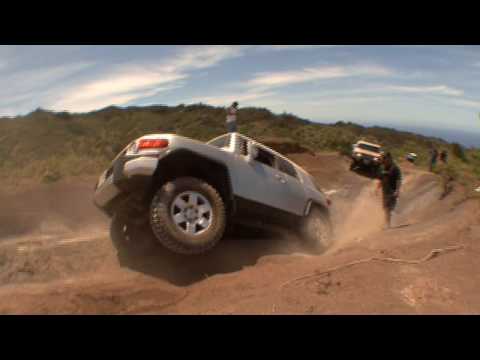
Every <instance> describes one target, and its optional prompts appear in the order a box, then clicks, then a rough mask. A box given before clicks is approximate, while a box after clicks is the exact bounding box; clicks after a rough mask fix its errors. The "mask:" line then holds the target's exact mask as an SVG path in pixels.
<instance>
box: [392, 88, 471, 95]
mask: <svg viewBox="0 0 480 360" xmlns="http://www.w3.org/2000/svg"><path fill="white" fill-rule="evenodd" d="M388 88H389V89H390V90H394V91H399V92H405V93H417V94H433V95H448V96H462V95H463V93H464V92H463V90H460V89H455V88H452V87H449V86H447V85H433V86H389V87H388Z"/></svg>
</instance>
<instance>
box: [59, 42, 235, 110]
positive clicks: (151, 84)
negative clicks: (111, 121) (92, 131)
mask: <svg viewBox="0 0 480 360" xmlns="http://www.w3.org/2000/svg"><path fill="white" fill-rule="evenodd" d="M243 51H244V48H243V47H241V46H192V47H187V48H184V49H182V50H180V51H179V52H178V53H177V54H176V55H175V56H174V57H172V58H170V59H168V60H167V61H164V62H160V63H158V64H144V65H143V66H141V67H140V66H121V67H119V68H116V69H113V70H112V71H110V72H109V73H107V74H105V75H103V76H101V77H100V78H98V79H94V80H90V81H87V82H85V83H83V84H81V85H79V86H76V87H72V88H71V89H70V90H69V91H67V92H66V93H65V94H64V95H63V96H61V97H60V98H59V99H58V100H56V101H55V102H54V103H52V104H51V107H53V108H54V109H62V110H64V109H67V110H71V111H77V112H83V111H90V110H94V109H98V108H99V107H105V106H109V105H122V104H126V103H128V102H131V101H134V100H136V99H140V98H143V97H147V96H152V95H154V94H156V93H158V92H161V91H167V90H171V89H172V88H176V87H178V86H180V84H181V82H182V81H183V80H185V79H187V78H188V77H189V73H190V72H191V71H194V70H198V69H205V68H209V67H212V66H215V65H217V64H218V63H220V62H222V61H225V60H227V59H231V58H234V57H237V56H240V55H242V54H243Z"/></svg>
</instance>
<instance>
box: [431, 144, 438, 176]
mask: <svg viewBox="0 0 480 360" xmlns="http://www.w3.org/2000/svg"><path fill="white" fill-rule="evenodd" d="M437 160H438V151H437V149H435V148H433V149H432V150H431V151H430V171H433V170H434V169H435V165H437Z"/></svg>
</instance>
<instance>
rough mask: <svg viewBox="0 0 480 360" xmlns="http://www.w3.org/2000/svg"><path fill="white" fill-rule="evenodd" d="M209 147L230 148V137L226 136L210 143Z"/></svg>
mask: <svg viewBox="0 0 480 360" xmlns="http://www.w3.org/2000/svg"><path fill="white" fill-rule="evenodd" d="M208 145H211V146H215V147H217V148H220V149H221V148H224V147H229V146H230V135H224V136H221V137H219V138H218V139H215V140H213V141H211V142H209V143H208Z"/></svg>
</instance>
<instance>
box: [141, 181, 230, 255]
mask: <svg viewBox="0 0 480 360" xmlns="http://www.w3.org/2000/svg"><path fill="white" fill-rule="evenodd" d="M185 191H195V192H197V193H199V194H201V195H202V196H204V197H205V198H206V199H207V200H208V201H209V202H210V205H211V208H212V213H213V220H212V223H211V225H210V226H209V227H208V228H207V229H206V230H205V232H203V233H201V234H198V235H189V234H186V233H184V232H182V231H181V230H179V229H178V227H177V226H176V224H175V223H174V221H173V219H172V216H171V212H170V209H171V205H172V202H173V201H174V199H175V198H176V196H177V195H179V194H181V193H183V192H185ZM226 223H227V216H226V210H225V204H224V201H223V199H222V197H221V196H220V194H219V193H218V191H217V190H216V189H215V188H214V187H212V186H211V185H210V184H208V183H206V182H205V181H203V180H200V179H197V178H193V177H183V178H178V179H175V180H173V181H171V182H167V183H166V184H164V185H163V186H162V187H161V188H160V189H159V190H158V191H157V192H156V194H155V195H154V197H153V199H152V202H151V206H150V225H151V228H152V231H153V233H154V235H155V237H156V238H157V240H158V241H159V242H160V243H161V244H162V245H163V246H164V247H166V248H167V249H169V250H170V251H173V252H175V253H178V254H182V255H198V254H202V253H205V252H207V251H209V250H211V249H212V248H213V247H215V245H217V243H218V242H219V241H220V240H221V239H222V237H223V235H224V233H225V228H226Z"/></svg>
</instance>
